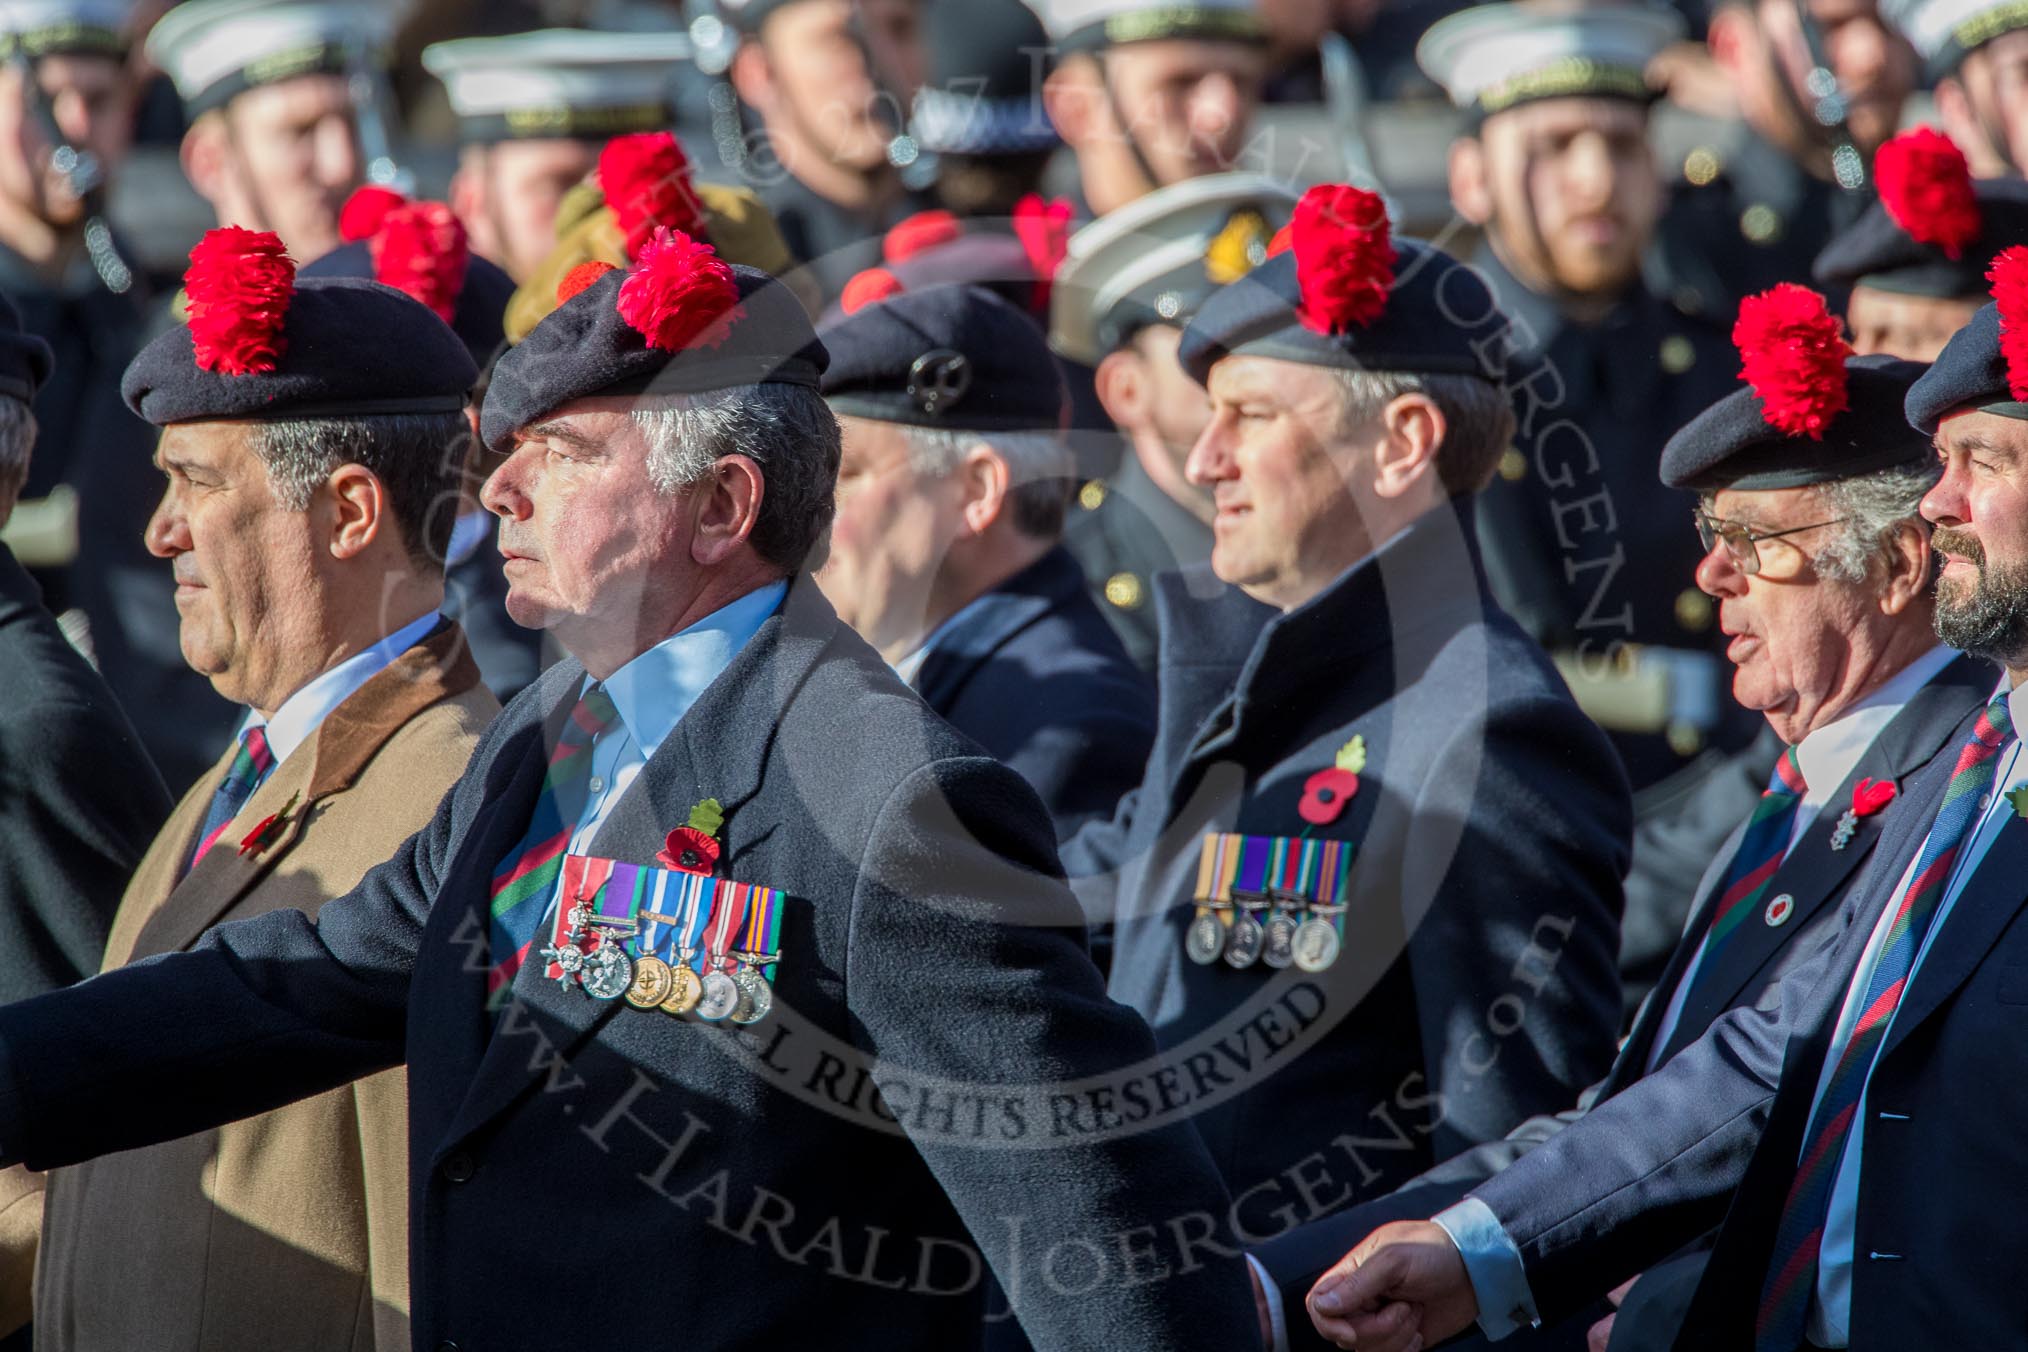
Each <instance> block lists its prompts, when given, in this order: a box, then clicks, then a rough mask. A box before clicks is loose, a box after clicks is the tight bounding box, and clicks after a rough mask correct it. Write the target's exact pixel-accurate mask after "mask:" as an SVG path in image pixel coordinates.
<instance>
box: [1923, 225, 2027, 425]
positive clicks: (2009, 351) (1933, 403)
mask: <svg viewBox="0 0 2028 1352" xmlns="http://www.w3.org/2000/svg"><path fill="white" fill-rule="evenodd" d="M1986 276H1987V277H1988V279H1990V280H1991V282H1992V284H1993V301H1992V304H1990V305H1987V306H1985V307H1984V308H1983V309H1981V310H1980V311H1979V312H1978V313H1977V314H1975V315H1973V316H1972V322H1971V323H1969V324H1967V325H1965V326H1964V327H1963V328H1961V329H1959V330H1958V331H1957V332H1956V333H1954V334H1952V335H1951V340H1950V341H1949V342H1948V343H1945V344H1944V350H1943V351H1941V352H1939V353H1937V358H1936V360H1935V361H1934V362H1932V363H1931V364H1930V368H1929V370H1927V371H1925V372H1924V373H1923V376H1922V379H1920V380H1918V381H1916V382H1915V387H1914V388H1913V389H1911V390H1910V391H1909V392H1908V403H1907V405H1906V413H1907V415H1908V422H1909V425H1910V426H1911V427H1914V428H1915V429H1916V430H1917V431H1919V432H1921V433H1923V435H1925V436H1935V435H1936V429H1937V425H1938V424H1939V423H1941V422H1942V421H1943V420H1944V419H1945V418H1946V417H1948V416H1950V414H1951V413H1953V412H1955V411H1958V410H1960V409H1963V410H1968V411H1973V410H1975V411H1977V412H1980V413H1996V414H1998V415H2000V416H2001V417H2003V418H2021V419H2028V245H2022V244H2016V245H2014V246H2013V247H2012V248H2009V249H2006V250H2004V251H2003V252H2001V254H2000V255H1999V256H1998V257H1997V258H1995V259H1994V260H1993V266H1992V268H1991V269H1990V270H1989V271H1988V272H1987V274H1986Z"/></svg>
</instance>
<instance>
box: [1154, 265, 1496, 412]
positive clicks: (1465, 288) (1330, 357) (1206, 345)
mask: <svg viewBox="0 0 2028 1352" xmlns="http://www.w3.org/2000/svg"><path fill="white" fill-rule="evenodd" d="M1394 252H1395V260H1394V285H1393V288H1392V290H1391V291H1390V292H1389V294H1388V297H1387V308H1386V309H1385V310H1384V311H1383V312H1382V313H1381V315H1380V316H1379V318H1377V319H1375V320H1374V321H1373V322H1372V323H1370V324H1367V325H1365V326H1364V327H1353V328H1351V329H1349V330H1348V331H1346V332H1344V333H1338V334H1325V333H1318V332H1316V331H1314V330H1312V329H1309V328H1305V327H1304V326H1303V325H1302V324H1301V323H1299V322H1298V321H1297V319H1296V309H1297V307H1298V306H1299V305H1300V304H1301V303H1302V292H1301V290H1300V288H1299V287H1298V286H1297V283H1296V257H1295V253H1294V251H1293V250H1290V251H1285V252H1283V253H1279V254H1276V255H1275V256H1274V257H1272V258H1270V259H1268V260H1267V262H1265V263H1263V264H1261V265H1260V266H1259V267H1258V268H1255V269H1254V270H1253V271H1252V272H1251V273H1249V274H1248V275H1246V276H1245V277H1242V278H1240V279H1239V280H1238V281H1236V282H1228V283H1226V284H1225V285H1224V286H1222V287H1220V288H1219V289H1218V290H1217V291H1215V292H1213V293H1212V294H1211V297H1210V299H1208V300H1206V301H1205V302H1204V305H1203V307H1202V308H1201V309H1199V310H1198V312H1197V314H1196V316H1195V317H1194V318H1193V319H1191V321H1190V324H1189V327H1188V328H1186V329H1184V330H1183V342H1182V344H1181V346H1180V347H1179V348H1178V349H1177V354H1176V355H1177V359H1178V360H1179V361H1181V362H1182V363H1183V369H1184V370H1186V371H1188V372H1189V373H1190V375H1191V377H1192V378H1193V379H1195V380H1196V381H1197V383H1198V384H1200V385H1201V384H1203V383H1204V382H1205V380H1206V379H1207V378H1208V377H1209V376H1210V374H1211V368H1212V367H1213V366H1214V365H1215V364H1216V363H1217V362H1218V361H1219V359H1220V358H1222V357H1227V356H1260V357H1279V358H1281V359H1282V360H1283V361H1295V362H1303V363H1305V364H1307V365H1311V366H1328V367H1332V368H1335V369H1339V370H1348V371H1391V372H1401V373H1409V372H1413V373H1418V374H1423V375H1470V376H1480V377H1482V378H1484V379H1486V380H1490V381H1494V382H1496V383H1497V382H1499V381H1500V380H1501V379H1502V378H1503V377H1504V375H1505V374H1506V344H1505V343H1504V342H1503V341H1501V340H1500V339H1499V337H1498V335H1499V334H1500V332H1501V331H1502V330H1504V329H1505V328H1506V327H1507V325H1508V320H1507V317H1506V315H1504V314H1502V313H1501V311H1500V307H1499V305H1498V304H1497V303H1496V302H1495V301H1494V299H1493V293H1492V292H1491V291H1489V290H1488V289H1487V288H1486V282H1485V279H1484V278H1482V277H1481V276H1480V275H1479V274H1478V273H1477V272H1475V271H1474V270H1473V269H1471V268H1469V267H1466V266H1465V265H1464V264H1462V263H1460V262H1458V260H1457V259H1455V258H1452V257H1451V256H1450V255H1449V254H1447V253H1445V252H1444V251H1443V250H1441V249H1439V248H1437V247H1436V246H1435V245H1433V244H1425V243H1422V242H1421V241H1419V240H1413V239H1402V238H1397V239H1395V240H1394Z"/></svg>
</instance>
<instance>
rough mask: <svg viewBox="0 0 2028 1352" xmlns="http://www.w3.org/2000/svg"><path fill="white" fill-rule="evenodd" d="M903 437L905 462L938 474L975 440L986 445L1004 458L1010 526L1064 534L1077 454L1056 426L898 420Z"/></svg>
mask: <svg viewBox="0 0 2028 1352" xmlns="http://www.w3.org/2000/svg"><path fill="white" fill-rule="evenodd" d="M900 426H901V430H902V432H903V434H904V435H905V436H906V437H907V439H908V464H909V468H910V469H912V470H914V471H915V472H916V473H917V474H933V475H936V476H937V477H939V478H941V477H943V476H944V475H946V474H951V473H953V472H955V471H956V470H957V468H958V466H959V464H960V463H962V462H963V460H964V458H965V453H966V452H967V451H969V450H971V449H972V447H974V446H978V445H982V444H983V445H985V446H987V447H990V448H991V449H992V451H993V453H994V454H995V455H998V456H999V457H1000V458H1001V459H1002V460H1004V461H1006V462H1007V477H1008V481H1009V483H1010V485H1011V487H1010V488H1009V490H1008V493H1007V508H1008V511H1009V512H1010V513H1012V518H1013V521H1014V526H1015V528H1016V529H1017V530H1019V531H1020V532H1021V533H1022V534H1023V535H1026V536H1029V537H1031V538H1033V539H1037V540H1054V539H1055V538H1056V537H1057V536H1059V535H1061V534H1063V518H1064V515H1065V514H1066V513H1067V512H1068V511H1069V510H1070V494H1071V490H1072V488H1074V487H1075V486H1076V485H1075V476H1076V473H1077V460H1076V457H1074V456H1073V455H1072V454H1071V451H1070V447H1069V446H1068V445H1067V444H1065V442H1064V440H1063V438H1062V437H1061V436H1058V435H1057V434H1056V433H1055V432H1034V431H1030V432H961V431H958V430H956V429H953V428H943V427H917V426H915V425H913V424H909V423H903V424H901V425H900Z"/></svg>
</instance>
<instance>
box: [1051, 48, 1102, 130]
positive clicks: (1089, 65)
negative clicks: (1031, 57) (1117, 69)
mask: <svg viewBox="0 0 2028 1352" xmlns="http://www.w3.org/2000/svg"><path fill="white" fill-rule="evenodd" d="M1104 107H1105V80H1104V77H1103V76H1102V75H1101V74H1100V73H1099V68H1098V62H1097V61H1096V60H1094V59H1093V58H1092V57H1091V56H1090V55H1089V54H1088V53H1085V52H1073V53H1071V54H1070V55H1068V56H1065V57H1064V58H1063V60H1062V61H1061V62H1059V63H1058V64H1057V67H1056V69H1055V70H1052V71H1051V72H1049V74H1048V76H1047V77H1045V78H1044V80H1043V81H1042V108H1043V111H1044V112H1047V113H1048V114H1049V120H1050V122H1051V123H1053V124H1054V125H1055V127H1056V134H1057V135H1058V136H1061V137H1062V138H1063V143H1064V144H1065V145H1067V146H1069V147H1070V148H1071V149H1072V150H1076V149H1077V148H1078V147H1080V146H1083V145H1085V144H1087V143H1089V142H1090V141H1091V139H1092V138H1093V137H1094V136H1097V135H1099V134H1101V133H1102V132H1103V131H1104V129H1105V127H1104V123H1103V121H1102V119H1103V118H1104V117H1105V112H1104Z"/></svg>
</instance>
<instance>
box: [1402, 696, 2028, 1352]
mask: <svg viewBox="0 0 2028 1352" xmlns="http://www.w3.org/2000/svg"><path fill="white" fill-rule="evenodd" d="M2006 689H2007V687H2006V683H2005V681H2004V680H2003V681H2002V683H2001V685H2000V690H2002V691H2004V690H2006ZM1995 693H1999V692H1998V691H1996V692H1995ZM2007 712H2008V715H2009V717H2010V718H2011V719H2012V720H2013V722H2014V726H2015V727H2017V728H2019V727H2022V726H2024V725H2023V723H2022V721H2021V720H2022V719H2024V718H2028V688H2022V689H2015V690H2012V691H2008V693H2007ZM1956 751H1957V748H1951V750H1950V752H1949V754H1952V755H1955V754H1956ZM1993 786H1994V791H1993V792H1992V793H1991V794H1990V795H1989V796H1988V797H1987V800H1986V802H1985V804H1984V805H1983V807H1982V808H1981V810H1980V815H1979V819H1978V821H1977V822H1976V823H1975V824H1974V825H1973V827H1972V833H1971V837H1970V843H1969V844H1968V845H1967V846H1966V847H1965V848H1963V849H1960V850H1959V851H1958V857H1957V860H1956V862H1955V863H1954V864H1953V865H1952V868H1951V876H1950V882H1949V883H1948V885H1947V886H1946V888H1945V891H1944V898H1943V901H1942V902H1941V903H1939V905H1938V906H1937V913H1936V918H1935V919H1934V920H1932V921H1931V922H1930V926H1929V932H1928V933H1927V934H1926V935H1924V936H1923V941H1922V947H1921V948H1920V949H1919V950H1917V952H1916V955H1915V962H1914V964H1913V965H1912V966H1911V967H1910V969H1909V974H1908V982H1907V985H1906V986H1905V987H1904V989H1905V990H1906V989H1913V987H1914V985H1915V982H1916V981H1917V979H1918V976H1919V973H1920V972H1921V970H1922V963H1923V960H1924V959H1925V958H1926V957H1928V956H1929V950H1930V947H1931V945H1932V944H1934V943H1935V942H1936V936H1937V935H1938V934H1940V933H1941V932H1942V931H1943V927H1944V925H1945V924H1947V923H1948V922H1949V920H1950V913H1951V908H1952V907H1953V906H1955V905H1956V904H1957V899H1958V894H1959V893H1960V892H1962V891H1963V890H1964V886H1965V882H1966V880H1967V879H1969V878H1970V877H1971V876H1972V874H1973V873H1974V872H1976V871H1977V870H1978V866H1979V863H1980V861H1981V860H1983V859H1984V858H1985V857H1986V851H1987V850H1988V849H1990V848H1991V847H1992V844H1993V840H1994V838H1995V837H1997V836H1998V835H1999V834H2000V832H2001V830H2002V829H2003V828H2005V827H2006V826H2007V825H2008V824H2009V823H2010V822H2012V821H2013V819H2014V810H2013V807H2012V805H2011V804H2010V803H2009V802H2008V801H2007V797H2006V795H2007V792H2008V791H2009V790H2011V789H2014V788H2017V787H2024V786H2028V761H2024V758H2023V755H2022V748H2021V742H2020V739H2019V738H2018V737H2015V738H2012V739H2010V740H2009V741H2008V743H2007V744H2006V746H2005V747H2004V748H2003V749H2002V751H2001V753H2000V759H1999V764H1998V765H1997V766H1996V767H1995V773H1994V776H1993ZM1921 855H1922V851H1921V849H1920V848H1918V849H1917V850H1916V852H1915V855H1914V857H1912V858H1910V859H1909V861H1908V864H1907V866H1906V867H1905V868H1904V869H1903V870H1902V874H1901V878H1900V880H1899V881H1898V882H1897V883H1896V884H1895V887H1894V893H1893V895H1892V896H1891V897H1890V898H1889V899H1888V902H1887V905H1886V906H1885V907H1884V908H1882V910H1881V913H1880V917H1879V919H1878V920H1877V921H1876V922H1875V923H1874V927H1873V933H1872V935H1871V936H1870V937H1869V938H1868V940H1867V943H1866V950H1865V952H1864V953H1863V954H1862V955H1861V956H1860V959H1859V966H1858V968H1857V969H1856V970H1855V971H1854V972H1853V975H1852V980H1851V983H1850V984H1849V985H1848V986H1847V988H1846V992H1845V1003H1844V1006H1843V1008H1842V1009H1841V1010H1840V1011H1839V1014H1838V1022H1837V1025H1836V1027H1835V1028H1834V1030H1833V1035H1832V1040H1831V1045H1830V1048H1829V1049H1828V1051H1827V1052H1826V1054H1825V1057H1824V1066H1823V1070H1822V1071H1821V1072H1820V1074H1819V1077H1818V1080H1817V1092H1816V1095H1815V1096H1814V1098H1813V1099H1812V1100H1811V1111H1812V1116H1814V1115H1815V1107H1816V1101H1817V1100H1818V1099H1821V1098H1822V1097H1823V1094H1824V1089H1825V1086H1826V1084H1827V1083H1828V1082H1829V1079H1830V1076H1831V1073H1832V1071H1833V1070H1834V1069H1835V1068H1836V1067H1837V1064H1838V1058H1839V1057H1840V1056H1842V1055H1843V1054H1844V1051H1845V1046H1846V1044H1847V1043H1849V1042H1850V1041H1851V1040H1852V1030H1853V1028H1854V1027H1855V1026H1856V1025H1857V1023H1858V1021H1859V1006H1860V1004H1861V1003H1862V1002H1863V1001H1864V999H1865V993H1866V988H1867V986H1868V985H1869V984H1870V983H1871V982H1872V979H1873V970H1874V968H1875V967H1877V966H1879V964H1880V950H1881V949H1882V947H1883V946H1884V945H1885V943H1886V939H1887V931H1888V930H1889V929H1890V928H1891V927H1892V925H1893V923H1894V913H1895V912H1896V911H1897V910H1898V909H1900V905H1901V898H1902V897H1903V896H1904V895H1905V894H1906V893H1907V891H1908V885H1909V883H1910V882H1911V881H1912V876H1913V874H1914V872H1915V865H1916V861H1917V860H1918V859H1920V858H1921ZM1893 1026H1894V1025H1893V1020H1892V1017H1890V1019H1889V1022H1888V1029H1887V1031H1888V1033H1889V1034H1891V1033H1892V1031H1893ZM1883 1045H1884V1038H1883ZM1867 1074H1868V1078H1869V1079H1870V1078H1871V1074H1872V1071H1871V1068H1869V1069H1868V1072H1867ZM1865 1129H1866V1098H1865V1092H1864V1091H1863V1090H1862V1091H1861V1094H1860V1099H1859V1103H1858V1106H1857V1108H1856V1109H1855V1110H1854V1112H1853V1116H1852V1132H1851V1136H1850V1137H1849V1139H1848V1140H1847V1141H1846V1143H1845V1153H1844V1155H1843V1157H1842V1158H1841V1159H1840V1161H1839V1165H1838V1173H1837V1176H1836V1178H1835V1179H1834V1180H1833V1181H1832V1184H1831V1198H1830V1203H1829V1211H1828V1213H1827V1215H1826V1217H1825V1221H1824V1237H1823V1240H1822V1241H1821V1243H1820V1245H1819V1249H1818V1254H1817V1289H1816V1292H1815V1296H1814V1298H1813V1299H1812V1300H1811V1302H1810V1323H1809V1336H1810V1341H1811V1342H1813V1343H1816V1344H1817V1345H1818V1346H1820V1347H1846V1346H1849V1345H1850V1342H1851V1316H1852V1265H1853V1262H1854V1259H1855V1258H1856V1257H1857V1255H1856V1253H1855V1249H1854V1246H1855V1243H1856V1236H1857V1233H1858V1230H1857V1224H1856V1218H1857V1216H1858V1203H1859V1170H1860V1168H1861V1166H1862V1164H1863V1162H1864V1154H1865V1149H1864V1147H1865ZM1804 1148H1805V1149H1807V1148H1808V1143H1807V1142H1806V1143H1805V1145H1804ZM1432 1219H1434V1220H1435V1221H1436V1223H1437V1224H1438V1225H1440V1226H1442V1227H1443V1230H1444V1233H1445V1234H1447V1235H1449V1236H1450V1237H1451V1242H1452V1243H1453V1244H1455V1245H1457V1246H1458V1253H1459V1254H1460V1256H1462V1257H1463V1259H1464V1262H1465V1271H1466V1274H1467V1275H1468V1276H1469V1277H1470V1278H1471V1282H1472V1293H1473V1295H1474V1296H1476V1297H1477V1299H1478V1303H1479V1328H1480V1330H1481V1331H1482V1332H1483V1333H1484V1334H1485V1335H1486V1336H1487V1337H1488V1338H1504V1337H1506V1336H1507V1335H1508V1334H1509V1333H1512V1332H1513V1331H1514V1330H1515V1329H1517V1328H1519V1327H1521V1326H1522V1325H1523V1324H1529V1325H1534V1324H1537V1323H1539V1322H1540V1317H1539V1315H1538V1314H1537V1311H1536V1308H1535V1296H1534V1293H1533V1292H1531V1291H1530V1290H1529V1289H1528V1275H1527V1271H1526V1269H1525V1268H1524V1267H1523V1265H1522V1262H1521V1251H1520V1249H1519V1248H1518V1247H1517V1246H1516V1245H1515V1243H1514V1240H1513V1238H1512V1237H1511V1236H1510V1235H1508V1233H1507V1232H1506V1230H1505V1229H1504V1228H1503V1227H1502V1226H1501V1225H1500V1222H1499V1219H1498V1218H1497V1217H1496V1216H1495V1215H1494V1214H1493V1209H1492V1208H1491V1207H1489V1206H1487V1205H1486V1204H1485V1203H1484V1202H1482V1201H1480V1200H1479V1199H1478V1198H1476V1197H1467V1198H1466V1199H1465V1200H1464V1201H1462V1202H1460V1203H1458V1204H1457V1205H1456V1206H1454V1207H1450V1208H1448V1209H1447V1210H1445V1211H1442V1212H1440V1213H1439V1214H1437V1215H1436V1216H1435V1217H1433V1218H1432ZM1754 1294H1755V1296H1756V1298H1757V1297H1758V1294H1759V1293H1758V1292H1756V1293H1754Z"/></svg>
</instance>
